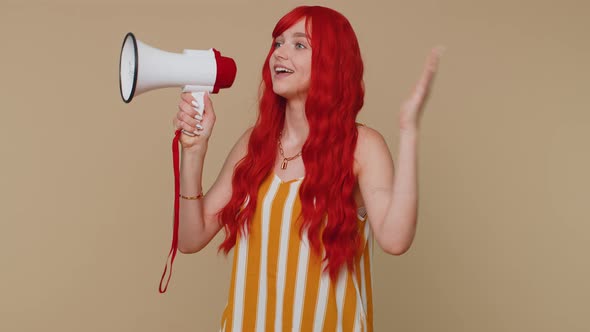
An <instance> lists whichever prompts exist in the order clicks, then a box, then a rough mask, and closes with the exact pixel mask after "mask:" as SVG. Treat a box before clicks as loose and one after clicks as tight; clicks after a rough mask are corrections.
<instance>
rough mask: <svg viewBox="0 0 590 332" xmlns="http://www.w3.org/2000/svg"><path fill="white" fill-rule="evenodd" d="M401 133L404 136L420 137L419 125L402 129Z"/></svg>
mask: <svg viewBox="0 0 590 332" xmlns="http://www.w3.org/2000/svg"><path fill="white" fill-rule="evenodd" d="M399 135H400V136H403V137H409V138H415V137H418V127H407V128H403V129H400V131H399Z"/></svg>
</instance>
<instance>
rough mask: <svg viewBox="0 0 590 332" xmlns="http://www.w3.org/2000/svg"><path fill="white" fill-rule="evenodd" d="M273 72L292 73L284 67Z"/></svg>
mask: <svg viewBox="0 0 590 332" xmlns="http://www.w3.org/2000/svg"><path fill="white" fill-rule="evenodd" d="M275 72H277V73H292V72H293V71H292V70H291V69H287V68H284V67H277V68H275Z"/></svg>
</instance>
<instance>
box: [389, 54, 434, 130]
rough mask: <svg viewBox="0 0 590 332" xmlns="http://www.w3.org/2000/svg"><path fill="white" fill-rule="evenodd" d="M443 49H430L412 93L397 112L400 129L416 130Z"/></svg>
mask: <svg viewBox="0 0 590 332" xmlns="http://www.w3.org/2000/svg"><path fill="white" fill-rule="evenodd" d="M443 50H444V48H443V47H441V46H438V47H435V48H433V49H432V50H431V51H430V55H429V56H428V58H427V59H426V64H425V66H424V71H423V72H422V76H421V77H420V80H419V81H418V84H416V86H415V88H414V91H413V93H412V95H411V96H410V97H409V98H408V99H407V100H406V101H405V102H404V103H403V104H402V106H401V110H400V114H399V125H400V130H401V131H405V130H417V129H418V128H419V126H420V118H421V117H422V110H423V107H424V104H425V103H426V100H427V99H428V95H429V93H430V90H431V88H432V82H433V81H434V76H435V73H436V70H437V69H438V63H439V59H440V56H441V55H442V52H443Z"/></svg>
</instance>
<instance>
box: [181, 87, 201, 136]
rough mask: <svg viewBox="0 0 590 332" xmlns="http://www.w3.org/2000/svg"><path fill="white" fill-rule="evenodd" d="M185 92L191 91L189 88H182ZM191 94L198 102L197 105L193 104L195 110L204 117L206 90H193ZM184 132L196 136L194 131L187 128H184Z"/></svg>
mask: <svg viewBox="0 0 590 332" xmlns="http://www.w3.org/2000/svg"><path fill="white" fill-rule="evenodd" d="M182 91H183V92H187V91H190V90H188V89H187V88H184V89H183V90H182ZM191 95H192V96H193V98H195V101H196V103H197V106H195V105H193V109H194V110H195V111H197V113H199V115H200V116H201V117H202V116H203V109H204V108H205V92H204V91H192V92H191ZM182 132H183V133H185V134H186V135H189V136H193V137H194V136H195V134H194V133H190V132H188V131H186V130H184V129H183V130H182Z"/></svg>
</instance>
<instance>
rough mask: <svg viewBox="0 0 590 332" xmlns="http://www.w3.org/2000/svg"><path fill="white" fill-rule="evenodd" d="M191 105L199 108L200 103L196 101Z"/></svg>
mask: <svg viewBox="0 0 590 332" xmlns="http://www.w3.org/2000/svg"><path fill="white" fill-rule="evenodd" d="M191 104H193V106H194V107H196V108H199V103H197V101H196V100H193V101H191Z"/></svg>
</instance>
